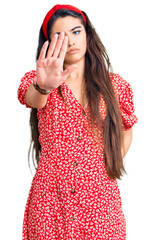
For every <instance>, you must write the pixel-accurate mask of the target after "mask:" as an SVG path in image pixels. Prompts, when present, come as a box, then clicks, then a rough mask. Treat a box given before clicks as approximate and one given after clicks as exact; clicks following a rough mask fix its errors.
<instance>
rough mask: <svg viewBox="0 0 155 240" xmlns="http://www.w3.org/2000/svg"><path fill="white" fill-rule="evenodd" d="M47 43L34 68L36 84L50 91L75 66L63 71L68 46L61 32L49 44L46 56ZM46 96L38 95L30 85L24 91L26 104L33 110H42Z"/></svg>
mask: <svg viewBox="0 0 155 240" xmlns="http://www.w3.org/2000/svg"><path fill="white" fill-rule="evenodd" d="M48 45H49V43H48V41H46V42H45V43H44V45H43V47H42V49H41V52H40V56H39V59H38V61H37V66H36V77H37V84H38V85H39V87H40V88H42V89H45V90H50V91H51V90H52V89H55V88H57V87H59V86H60V85H61V84H62V83H63V82H64V81H65V80H66V79H67V77H68V76H69V74H70V73H71V72H73V71H74V70H75V69H76V68H77V65H76V64H73V65H70V66H69V67H68V68H66V69H65V70H63V65H64V58H65V55H66V51H67V46H68V37H67V36H64V33H63V32H61V34H60V35H59V38H58V34H55V35H54V36H53V38H52V41H51V43H50V46H49V49H48V52H47V56H46V51H47V48H48ZM47 98H48V95H42V94H41V93H39V92H38V91H37V90H36V89H35V88H34V87H33V85H30V86H29V87H28V89H27V91H26V102H27V103H28V104H29V105H30V106H31V107H33V108H43V107H44V106H45V104H46V102H47Z"/></svg>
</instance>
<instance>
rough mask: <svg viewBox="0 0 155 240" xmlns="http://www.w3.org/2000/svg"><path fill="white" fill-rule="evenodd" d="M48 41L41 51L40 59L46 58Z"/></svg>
mask: <svg viewBox="0 0 155 240" xmlns="http://www.w3.org/2000/svg"><path fill="white" fill-rule="evenodd" d="M48 44H49V43H48V41H46V42H45V43H44V44H43V46H42V49H41V51H40V55H39V58H38V60H43V59H45V57H46V51H47V48H48Z"/></svg>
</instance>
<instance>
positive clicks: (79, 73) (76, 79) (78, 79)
mask: <svg viewBox="0 0 155 240" xmlns="http://www.w3.org/2000/svg"><path fill="white" fill-rule="evenodd" d="M76 64H77V65H78V67H77V68H76V69H75V70H74V71H73V72H72V73H71V74H70V75H69V76H68V78H67V80H66V83H67V84H68V85H78V86H79V85H81V84H82V82H84V71H85V62H84V59H82V60H81V61H79V62H76ZM69 65H70V64H67V63H65V64H64V68H65V69H66V68H67V67H68V66H69Z"/></svg>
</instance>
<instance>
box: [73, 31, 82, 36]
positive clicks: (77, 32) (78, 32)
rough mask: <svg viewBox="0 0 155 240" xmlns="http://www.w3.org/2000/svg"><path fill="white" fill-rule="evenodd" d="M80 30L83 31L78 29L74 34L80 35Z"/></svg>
mask: <svg viewBox="0 0 155 240" xmlns="http://www.w3.org/2000/svg"><path fill="white" fill-rule="evenodd" d="M80 32H81V31H79V30H78V31H74V32H73V34H74V35H78V34H80Z"/></svg>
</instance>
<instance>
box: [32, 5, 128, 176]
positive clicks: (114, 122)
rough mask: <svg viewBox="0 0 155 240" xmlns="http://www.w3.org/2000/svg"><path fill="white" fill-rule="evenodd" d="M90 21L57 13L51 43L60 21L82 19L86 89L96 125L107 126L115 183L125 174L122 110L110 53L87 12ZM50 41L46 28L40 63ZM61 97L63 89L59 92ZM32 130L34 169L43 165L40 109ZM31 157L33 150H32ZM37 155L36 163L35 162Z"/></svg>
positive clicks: (108, 163) (107, 150) (106, 143)
mask: <svg viewBox="0 0 155 240" xmlns="http://www.w3.org/2000/svg"><path fill="white" fill-rule="evenodd" d="M83 14H84V15H85V17H86V21H87V24H85V22H84V20H83V17H82V16H81V15H80V14H79V13H77V12H74V11H71V10H67V9H60V10H58V11H57V12H55V13H54V15H53V16H52V18H51V19H50V21H49V23H48V25H47V34H48V39H50V32H51V29H52V26H53V24H54V22H55V21H56V20H57V19H58V18H59V17H65V16H73V17H76V18H79V19H80V20H81V23H82V24H83V26H84V27H85V30H86V35H87V51H86V55H85V73H84V76H85V86H86V91H85V94H86V98H87V99H88V104H89V106H90V109H91V115H92V119H93V121H94V122H95V121H97V122H98V123H100V124H102V125H103V139H104V140H105V141H104V154H105V166H106V171H107V173H108V176H109V177H110V178H111V179H114V180H115V179H116V178H118V179H120V178H121V176H122V175H123V173H124V172H125V169H124V165H123V158H122V155H121V148H122V143H123V141H122V119H121V114H120V110H119V105H118V100H117V98H116V96H115V93H114V89H113V85H112V81H111V77H110V76H112V66H111V63H110V60H109V57H108V55H107V52H106V49H105V47H104V45H103V44H102V42H101V40H100V38H99V36H98V34H97V33H96V31H95V29H94V27H93V25H92V24H91V22H90V20H89V18H88V16H87V14H86V13H85V12H83ZM45 41H46V38H45V36H44V34H43V31H42V27H41V29H40V33H39V43H38V49H37V54H36V60H37V59H38V57H39V54H40V50H41V48H42V46H43V44H44V42H45ZM58 91H59V93H60V95H61V96H62V94H61V88H60V87H59V88H58ZM100 95H102V96H103V98H104V101H105V104H106V117H105V119H104V120H103V119H102V118H101V115H100V111H99V102H100ZM30 127H31V144H30V149H31V147H32V152H33V163H34V165H35V164H36V163H37V164H38V162H39V156H40V151H41V146H40V143H39V140H38V139H39V131H38V119H37V109H35V108H32V109H31V114H30ZM29 153H30V150H29ZM34 154H35V160H34Z"/></svg>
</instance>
